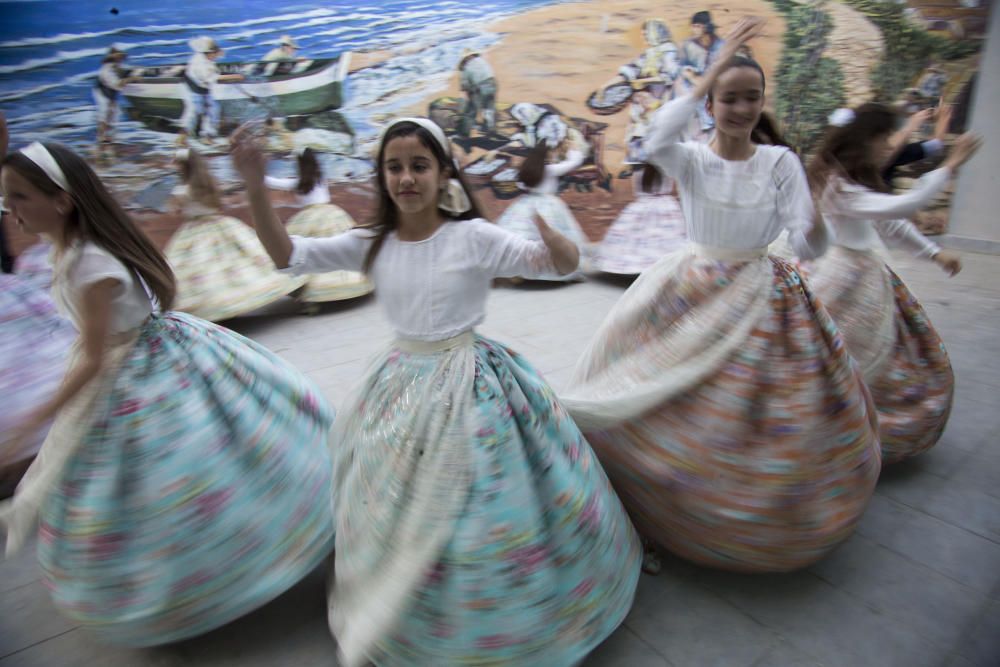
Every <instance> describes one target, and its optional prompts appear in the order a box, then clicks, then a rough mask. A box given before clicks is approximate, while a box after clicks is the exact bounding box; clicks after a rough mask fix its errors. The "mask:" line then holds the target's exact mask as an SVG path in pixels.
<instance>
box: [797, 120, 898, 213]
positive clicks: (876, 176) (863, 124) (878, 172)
mask: <svg viewBox="0 0 1000 667" xmlns="http://www.w3.org/2000/svg"><path fill="white" fill-rule="evenodd" d="M898 123H899V114H898V113H897V112H896V111H894V110H893V109H892V108H891V107H888V106H886V105H884V104H875V103H868V104H862V105H861V106H860V107H858V108H857V109H855V111H854V120H853V121H851V122H850V123H848V124H847V125H845V126H843V127H830V128H829V129H828V130H827V132H826V135H825V136H824V137H823V143H822V145H821V146H820V148H819V150H818V151H817V152H816V155H815V156H814V157H813V159H812V161H811V162H810V163H809V168H808V169H807V170H806V175H807V176H808V178H809V187H810V189H811V190H812V192H813V194H814V195H816V196H819V195H820V194H822V192H823V190H825V189H826V184H827V182H828V181H829V179H830V176H831V174H833V173H835V172H836V173H840V174H842V175H844V176H846V177H847V178H848V179H850V180H851V181H854V182H855V183H858V184H860V185H863V186H865V187H866V188H869V189H871V190H875V191H876V192H889V186H888V185H887V184H886V182H885V181H884V180H883V179H882V169H883V167H884V165H882V164H881V163H880V162H879V161H878V160H877V156H876V155H875V154H874V152H873V151H872V148H871V147H872V146H873V145H874V144H875V142H876V140H878V139H879V138H882V137H886V136H888V135H890V134H892V133H893V132H894V131H895V130H896V126H897V125H898Z"/></svg>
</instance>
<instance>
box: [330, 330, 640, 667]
mask: <svg viewBox="0 0 1000 667" xmlns="http://www.w3.org/2000/svg"><path fill="white" fill-rule="evenodd" d="M342 417H343V419H342V420H338V423H337V425H336V426H335V428H334V431H333V434H332V436H331V439H332V442H333V443H334V450H335V452H336V453H335V460H334V468H335V482H334V483H335V485H336V484H343V487H342V488H341V489H335V491H336V493H337V496H336V498H335V501H334V508H335V512H336V514H337V530H338V535H337V539H338V548H337V555H336V566H335V569H334V573H335V578H336V580H335V586H334V588H333V591H332V595H331V600H330V625H331V629H332V630H333V632H334V635H335V636H336V638H337V642H338V645H339V648H340V652H341V658H340V660H341V664H342V665H345V667H354V666H356V665H361V664H365V662H366V661H367V660H370V661H372V662H374V663H375V664H376V665H379V667H386V666H402V665H407V666H413V667H416V666H420V667H426V666H428V665H451V666H460V665H468V666H471V665H546V666H547V667H548V666H551V667H566V666H568V665H572V664H575V663H576V662H578V661H580V660H581V659H583V657H584V656H585V655H587V653H588V652H590V651H591V650H592V649H593V648H594V647H595V646H596V645H597V644H599V643H600V642H601V641H603V640H604V639H605V638H606V637H607V636H608V635H610V634H611V632H612V631H614V629H615V628H616V627H617V626H618V625H619V624H620V623H621V622H622V620H623V619H624V618H625V615H626V613H627V612H628V610H629V607H630V606H631V604H632V598H633V595H634V593H635V588H636V584H637V582H638V576H639V569H640V558H641V549H640V546H639V541H638V538H637V536H636V534H635V531H634V530H633V529H632V526H631V524H630V522H629V520H628V517H627V516H626V515H625V511H624V510H623V509H622V506H621V504H620V503H619V501H618V499H617V498H616V497H615V495H614V492H613V491H612V490H611V487H610V484H609V483H608V479H607V477H605V475H604V472H603V471H602V470H601V467H600V464H599V463H598V462H597V459H596V458H595V457H594V455H593V452H592V451H591V449H590V446H589V445H588V444H587V441H586V440H584V438H583V436H582V435H581V434H580V432H579V430H578V429H577V428H576V426H575V425H574V423H573V421H572V420H571V419H570V418H569V415H568V414H567V413H566V412H565V411H564V410H563V408H562V407H561V406H560V405H559V403H558V401H557V400H556V398H555V396H554V395H553V393H552V390H551V389H550V388H549V387H548V385H546V384H545V382H544V381H543V380H542V379H541V377H540V376H539V375H538V374H537V373H536V372H535V371H534V370H533V369H532V368H531V366H529V365H528V363H527V362H526V361H525V360H524V359H523V358H522V357H520V356H519V355H517V354H516V353H514V352H512V351H511V350H509V349H507V348H505V347H503V346H501V345H499V344H497V343H495V342H493V341H490V340H488V339H485V338H481V337H478V336H474V335H473V334H472V333H471V332H468V333H465V334H462V335H460V336H458V337H456V338H452V339H449V340H447V341H442V342H435V343H420V342H405V341H400V342H398V343H397V345H396V346H395V347H394V348H393V349H391V350H389V351H388V352H386V353H384V354H383V355H381V356H380V357H378V358H377V359H376V361H375V364H374V366H373V367H372V370H371V372H370V374H369V375H368V377H367V379H366V380H365V382H364V384H363V386H362V388H361V391H360V393H359V398H358V399H357V401H356V403H355V404H354V406H353V407H352V409H351V410H349V411H347V412H345V413H344V415H342Z"/></svg>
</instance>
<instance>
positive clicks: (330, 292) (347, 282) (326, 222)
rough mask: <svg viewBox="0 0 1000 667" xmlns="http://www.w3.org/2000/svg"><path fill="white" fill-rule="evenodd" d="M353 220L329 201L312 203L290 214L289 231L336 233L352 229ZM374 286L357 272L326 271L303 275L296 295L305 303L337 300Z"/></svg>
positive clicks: (322, 235)
mask: <svg viewBox="0 0 1000 667" xmlns="http://www.w3.org/2000/svg"><path fill="white" fill-rule="evenodd" d="M354 226H355V225H354V219H353V218H351V216H349V215H348V214H347V212H346V211H344V209H342V208H340V207H339V206H335V205H333V204H315V205H313V206H309V207H307V208H304V209H302V210H301V211H299V212H298V213H296V214H295V215H293V216H292V217H291V219H290V220H289V221H288V226H287V227H286V229H287V230H288V233H289V234H292V235H295V236H305V237H309V238H325V237H330V236H337V235H339V234H343V233H344V232H347V231H350V230H351V229H352V228H354ZM373 289H375V288H374V287H373V286H372V284H371V283H370V282H369V281H368V279H367V278H366V277H365V275H364V274H363V273H360V272H358V271H328V272H327V273H315V274H311V275H308V276H306V285H305V287H303V288H302V292H301V293H299V294H298V295H297V296H298V298H299V300H301V301H306V302H309V303H323V302H326V301H341V300H343V299H353V298H355V297H359V296H364V295H365V294H370V293H371V292H372V290H373Z"/></svg>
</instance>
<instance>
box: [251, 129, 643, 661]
mask: <svg viewBox="0 0 1000 667" xmlns="http://www.w3.org/2000/svg"><path fill="white" fill-rule="evenodd" d="M238 134H239V136H238V138H237V141H236V147H235V150H234V161H235V164H236V166H237V168H238V169H239V170H240V171H241V172H242V174H243V176H244V178H245V179H246V183H247V188H248V191H249V193H250V199H251V205H252V210H253V214H254V223H255V228H256V230H257V234H258V235H259V236H260V239H261V242H262V243H263V245H264V247H266V248H267V250H268V253H269V254H270V255H271V258H272V259H273V260H274V263H275V265H276V266H278V267H281V268H285V267H287V268H288V270H290V271H292V272H295V273H300V274H310V273H317V272H321V271H341V270H349V271H359V270H363V271H365V272H366V273H368V275H369V276H370V277H371V279H372V282H373V283H374V284H375V287H376V290H377V292H378V295H379V300H380V301H381V302H382V303H383V305H384V306H385V310H386V315H387V316H388V318H389V320H390V322H391V324H392V326H393V328H394V329H395V331H396V335H397V336H398V339H397V340H396V342H395V343H394V344H393V345H392V346H391V347H390V348H389V349H388V350H386V351H385V352H384V353H383V354H381V355H380V356H379V357H378V358H377V359H376V360H375V362H374V363H373V364H372V366H371V367H370V369H371V370H370V373H369V375H368V376H367V377H366V378H365V379H364V381H363V382H362V384H361V386H360V393H359V394H358V395H357V396H356V397H355V398H354V399H353V401H352V402H351V404H350V407H348V409H347V411H346V413H345V416H344V418H343V419H341V420H339V421H338V426H337V428H335V430H334V432H333V434H332V436H331V439H332V448H333V451H334V452H335V454H334V456H335V461H334V466H335V476H334V479H335V484H339V485H341V486H340V487H339V488H338V489H335V493H336V495H335V497H334V511H335V513H336V525H337V540H338V544H337V559H336V564H335V567H334V575H333V576H334V584H333V587H332V589H331V597H330V625H331V629H332V631H333V633H334V635H335V636H336V639H337V644H338V647H339V652H340V664H342V665H345V667H356V666H358V665H362V664H366V663H367V662H369V661H370V662H373V663H375V664H376V665H395V666H400V665H411V666H413V667H417V666H419V667H425V666H427V665H457V664H483V665H485V664H496V665H500V664H521V665H551V666H553V667H569V666H570V665H573V664H575V663H577V662H579V661H580V660H582V659H583V658H584V657H585V656H586V655H587V653H588V652H590V651H591V650H592V649H593V648H594V647H595V646H597V645H598V644H599V643H600V642H601V641H603V640H604V639H605V638H606V637H607V636H608V635H609V634H611V632H612V631H613V630H614V629H615V628H616V627H617V626H618V625H619V624H620V623H621V622H622V620H623V619H624V618H625V614H626V613H627V612H628V609H629V607H630V606H631V604H632V598H633V595H634V593H635V587H636V584H637V580H638V575H639V567H640V549H639V545H638V539H637V538H636V536H635V533H634V531H633V529H632V526H631V524H630V523H629V520H628V517H627V516H626V515H625V512H624V510H623V509H622V507H621V504H620V503H619V502H618V499H617V498H616V497H615V495H614V492H613V491H612V490H611V487H610V485H609V484H608V480H607V478H606V477H605V476H604V473H603V471H602V470H601V467H600V465H599V464H598V463H597V460H596V459H595V458H594V455H593V453H592V452H591V450H590V447H589V445H588V444H587V441H586V440H584V439H583V436H582V435H580V432H579V430H577V428H576V425H575V424H574V423H573V421H572V420H571V419H570V418H569V415H568V414H566V412H565V411H564V410H563V409H562V407H561V406H560V404H559V402H558V401H557V400H556V398H555V396H554V395H553V392H552V390H551V388H549V386H548V385H547V384H546V383H545V381H544V380H543V379H542V378H541V377H540V376H539V374H538V373H537V371H535V370H534V369H533V368H532V367H531V365H530V364H528V362H527V361H526V360H525V359H524V358H522V357H521V356H520V355H518V354H517V353H515V352H513V351H512V350H510V349H508V348H506V347H504V346H503V345H501V344H499V343H497V342H494V341H491V340H489V339H486V338H483V337H481V336H478V335H476V334H475V332H474V328H475V326H476V325H478V324H479V323H480V322H482V321H483V318H484V316H485V312H484V308H485V305H486V298H487V295H488V293H489V288H490V283H491V281H492V280H493V279H494V278H497V277H509V276H517V275H523V276H529V277H530V276H536V275H547V274H552V273H562V274H568V273H571V272H572V271H574V270H575V269H576V266H577V263H578V261H579V253H578V251H577V249H576V246H575V245H574V244H573V243H571V242H570V241H569V240H568V239H567V238H566V237H564V236H562V235H561V234H559V233H558V232H557V231H555V230H553V229H552V228H551V227H549V225H547V224H546V223H545V222H544V221H541V220H539V221H537V225H538V232H539V235H540V237H541V240H540V241H537V242H532V241H527V240H524V239H522V238H520V237H518V236H516V235H514V234H511V233H509V232H507V231H505V230H503V229H502V228H500V227H498V226H496V225H492V224H489V223H488V222H487V221H486V220H483V219H482V218H481V217H480V214H479V210H478V207H477V206H476V204H475V201H474V199H473V197H472V195H471V193H470V192H469V190H468V188H467V187H466V186H465V185H464V183H463V182H462V181H461V178H460V176H459V174H458V173H457V172H456V171H455V167H454V161H453V157H452V154H451V146H450V144H449V143H448V139H447V138H446V137H445V135H444V132H443V131H442V130H441V128H440V127H438V126H437V125H435V124H434V123H433V122H432V121H429V120H427V119H425V118H403V119H398V120H396V121H393V122H392V123H390V125H389V126H388V127H387V128H386V130H385V132H384V134H383V137H382V140H381V142H380V146H379V149H378V154H377V155H378V157H377V161H376V179H377V193H378V195H377V196H378V212H377V214H376V217H375V220H374V222H373V224H372V225H370V226H368V227H366V228H359V229H354V230H351V231H350V232H347V233H346V234H341V235H339V236H336V237H334V238H325V239H317V238H303V237H293V238H289V236H288V234H287V232H286V231H285V228H284V227H283V226H282V225H281V223H280V221H279V220H278V218H277V216H276V215H275V213H274V211H273V209H272V207H271V205H270V202H269V201H268V197H267V191H266V189H265V184H264V172H265V165H264V158H263V153H262V152H261V151H260V150H259V148H258V147H257V146H256V145H255V143H254V141H253V139H252V137H250V136H249V135H248V134H242V133H238Z"/></svg>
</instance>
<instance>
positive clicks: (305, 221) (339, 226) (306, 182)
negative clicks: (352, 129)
mask: <svg viewBox="0 0 1000 667" xmlns="http://www.w3.org/2000/svg"><path fill="white" fill-rule="evenodd" d="M295 161H296V164H297V166H298V172H299V175H298V178H278V177H275V176H268V177H267V178H266V179H265V183H266V184H267V187H269V188H274V189H276V190H288V191H291V192H294V193H295V198H296V200H297V201H298V204H299V206H301V207H302V210H301V211H299V212H298V213H296V214H295V215H293V216H292V217H291V219H290V220H289V221H288V224H287V225H286V228H287V229H288V233H289V234H293V235H295V236H306V237H312V238H328V237H331V236H337V235H338V234H343V233H344V232H347V231H349V230H351V229H353V228H354V226H355V223H354V218H352V217H351V216H350V215H348V214H347V211H345V210H344V209H342V208H340V207H339V206H337V205H336V204H333V203H331V201H330V185H329V184H328V183H327V181H326V178H325V177H324V176H323V168H322V167H321V166H320V164H319V159H318V158H317V157H316V151H314V150H313V149H311V148H304V149H301V150H296V151H295ZM257 247H258V248H259V245H258V246H257ZM371 291H372V285H371V283H370V282H368V279H367V278H365V276H364V275H363V274H362V273H359V272H357V271H331V272H327V273H321V274H316V275H311V276H308V278H307V282H306V285H305V287H304V288H303V289H302V291H301V292H300V293H298V294H297V295H296V298H298V299H299V300H300V301H303V302H305V303H307V304H310V305H309V306H307V311H309V312H315V310H316V304H319V303H323V302H325V301H339V300H341V299H352V298H354V297H357V296H362V295H364V294H368V293H370V292H371Z"/></svg>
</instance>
